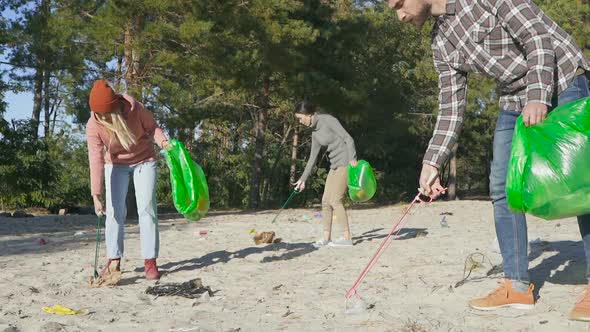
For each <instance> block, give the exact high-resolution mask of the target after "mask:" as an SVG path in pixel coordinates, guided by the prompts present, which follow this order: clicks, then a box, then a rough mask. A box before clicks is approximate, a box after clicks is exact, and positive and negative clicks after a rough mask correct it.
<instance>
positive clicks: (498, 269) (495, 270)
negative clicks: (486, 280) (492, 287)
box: [486, 264, 504, 277]
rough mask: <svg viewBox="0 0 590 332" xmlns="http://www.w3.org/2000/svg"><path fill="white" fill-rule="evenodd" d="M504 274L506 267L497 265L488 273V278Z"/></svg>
mask: <svg viewBox="0 0 590 332" xmlns="http://www.w3.org/2000/svg"><path fill="white" fill-rule="evenodd" d="M502 272H504V266H503V265H502V264H497V265H494V266H492V268H491V269H489V271H488V272H487V273H486V277H489V276H491V275H494V274H498V273H502Z"/></svg>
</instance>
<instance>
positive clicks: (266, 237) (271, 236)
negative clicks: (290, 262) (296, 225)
mask: <svg viewBox="0 0 590 332" xmlns="http://www.w3.org/2000/svg"><path fill="white" fill-rule="evenodd" d="M280 242H281V239H280V238H278V237H276V234H275V232H260V233H256V235H254V243H256V245H259V244H263V243H280Z"/></svg>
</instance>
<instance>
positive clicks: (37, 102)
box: [31, 58, 43, 139]
mask: <svg viewBox="0 0 590 332" xmlns="http://www.w3.org/2000/svg"><path fill="white" fill-rule="evenodd" d="M42 67H43V65H42V60H41V59H39V58H38V59H37V68H36V72H35V92H34V93H35V95H34V97H33V115H32V116H31V119H32V120H33V138H34V139H37V137H38V135H39V121H40V120H41V107H42V105H41V104H42V102H43V69H42Z"/></svg>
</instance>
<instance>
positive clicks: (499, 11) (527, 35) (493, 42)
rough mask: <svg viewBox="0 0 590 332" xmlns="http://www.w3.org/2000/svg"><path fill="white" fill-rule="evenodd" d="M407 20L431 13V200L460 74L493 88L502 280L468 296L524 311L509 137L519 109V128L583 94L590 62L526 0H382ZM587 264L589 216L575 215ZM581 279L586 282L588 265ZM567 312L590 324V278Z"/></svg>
mask: <svg viewBox="0 0 590 332" xmlns="http://www.w3.org/2000/svg"><path fill="white" fill-rule="evenodd" d="M388 3H389V7H391V8H392V9H394V10H395V11H396V12H397V15H398V17H399V18H400V19H401V20H402V21H404V22H407V23H411V24H413V25H415V26H417V27H419V28H420V27H422V25H423V24H424V23H425V22H426V20H427V19H428V18H429V17H430V16H433V17H435V20H436V22H435V25H434V29H433V34H432V51H433V56H434V66H435V69H436V71H437V72H438V75H439V89H440V95H439V107H440V113H439V116H438V120H437V123H436V128H435V130H434V134H433V137H432V139H431V141H430V144H429V146H428V150H427V151H426V154H425V156H424V161H423V167H422V174H421V175H420V190H421V192H422V193H424V194H426V195H429V196H431V197H433V198H436V197H438V196H439V195H440V194H442V193H443V192H444V188H443V187H442V186H441V184H440V179H439V176H438V169H439V168H440V167H441V165H442V164H443V163H445V162H446V161H447V159H448V158H449V155H450V152H451V149H452V147H453V145H454V144H455V143H456V141H457V138H458V136H459V133H460V131H461V126H462V122H463V117H464V113H465V103H466V88H467V74H468V73H469V72H478V73H483V74H486V75H488V76H491V77H493V78H494V79H495V80H496V81H497V82H498V86H499V88H500V89H499V91H500V109H501V112H500V115H499V117H498V122H497V124H496V131H495V134H494V147H493V149H494V150H493V153H494V159H493V162H492V169H491V175H490V191H491V197H492V201H493V204H494V218H495V226H496V234H497V236H498V242H499V245H500V250H501V252H502V257H503V265H504V274H505V277H506V279H505V282H504V283H503V285H502V286H501V287H500V288H499V289H497V290H496V291H494V292H492V293H491V294H489V295H488V296H486V297H484V298H480V299H475V300H472V301H470V303H469V304H470V306H471V307H472V308H475V309H480V310H492V309H496V308H499V307H506V306H508V307H514V308H521V309H531V308H533V307H534V298H533V293H532V291H533V285H532V284H531V283H530V282H529V275H528V251H527V249H528V240H527V226H526V219H525V216H524V214H522V213H513V212H511V211H510V210H509V209H508V206H507V203H506V190H505V185H506V171H507V168H508V162H509V160H510V148H511V144H512V134H513V131H514V125H515V123H516V119H517V118H518V116H519V115H521V114H522V116H523V120H524V123H525V125H526V126H533V125H535V124H537V123H540V122H542V121H543V120H544V119H545V116H546V115H547V112H548V110H550V109H551V108H553V107H555V106H557V105H559V104H562V103H567V102H570V101H573V100H576V99H579V98H582V97H586V96H588V95H589V94H590V92H589V91H588V80H587V76H588V77H590V75H588V72H589V71H590V62H589V61H588V59H586V58H585V57H584V55H583V54H582V51H581V50H580V48H579V47H578V46H577V45H576V44H575V42H574V41H573V40H572V38H571V37H570V35H568V34H567V33H566V32H565V31H563V29H561V28H560V27H559V26H558V25H557V24H555V22H553V21H552V20H551V19H550V18H549V17H547V16H546V15H545V14H544V13H543V11H541V10H540V9H539V8H538V7H537V6H536V5H535V4H534V3H533V2H532V1H531V0H388ZM578 223H579V227H580V232H581V233H582V238H583V241H584V247H585V251H586V260H587V263H590V215H585V216H580V217H578ZM587 271H588V272H587V277H588V278H589V279H590V264H588V270H587ZM570 317H571V318H572V319H577V320H587V321H590V283H589V286H588V288H587V291H586V295H585V297H584V299H583V300H581V301H580V302H579V303H577V304H576V306H575V307H574V310H573V311H572V312H571V315H570Z"/></svg>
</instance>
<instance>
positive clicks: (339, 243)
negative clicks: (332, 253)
mask: <svg viewBox="0 0 590 332" xmlns="http://www.w3.org/2000/svg"><path fill="white" fill-rule="evenodd" d="M353 245H354V244H353V243H352V240H346V239H338V240H336V241H332V242H330V243H329V244H328V246H329V247H352V246H353Z"/></svg>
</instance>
